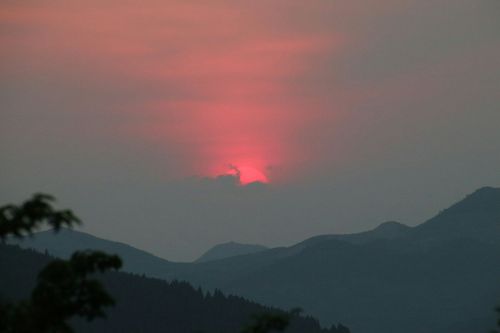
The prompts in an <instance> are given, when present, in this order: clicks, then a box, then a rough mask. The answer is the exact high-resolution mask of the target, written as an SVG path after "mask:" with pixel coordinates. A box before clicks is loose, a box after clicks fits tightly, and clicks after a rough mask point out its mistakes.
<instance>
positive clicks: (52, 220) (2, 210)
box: [0, 193, 81, 240]
mask: <svg viewBox="0 0 500 333" xmlns="http://www.w3.org/2000/svg"><path fill="white" fill-rule="evenodd" d="M54 201H55V198H54V197H53V196H51V195H48V194H43V193H37V194H34V195H33V197H32V198H31V199H29V200H27V201H25V202H24V203H23V204H21V205H19V206H17V205H13V204H10V205H5V206H3V207H0V239H1V240H5V239H6V238H7V237H10V236H14V237H17V238H22V237H24V236H26V235H32V234H33V232H34V231H36V230H38V229H39V228H40V227H41V226H42V225H43V224H47V225H48V226H49V227H52V228H53V229H54V231H59V229H61V227H64V226H66V227H72V226H74V225H76V224H81V221H80V219H79V218H78V217H76V216H75V215H74V214H73V212H72V211H71V210H69V209H63V210H55V209H54V207H52V203H53V202H54Z"/></svg>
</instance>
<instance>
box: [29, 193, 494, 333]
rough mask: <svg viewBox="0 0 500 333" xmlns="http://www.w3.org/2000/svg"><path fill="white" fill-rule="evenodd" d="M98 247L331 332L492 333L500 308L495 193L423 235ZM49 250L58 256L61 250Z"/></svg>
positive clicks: (425, 228)
mask: <svg viewBox="0 0 500 333" xmlns="http://www.w3.org/2000/svg"><path fill="white" fill-rule="evenodd" d="M71 233H74V234H73V235H74V237H76V238H79V237H80V236H82V237H83V236H85V237H87V236H86V235H84V234H81V233H79V232H76V231H71ZM63 236H64V235H63ZM37 238H39V237H38V235H37V236H36V237H35V238H34V239H35V240H36V239H37ZM54 239H56V238H54ZM100 241H103V242H104V243H106V242H107V241H104V240H100ZM69 243H71V244H72V245H71V247H72V250H74V249H75V248H78V247H81V246H83V245H82V244H81V243H78V242H76V241H74V240H73V241H71V242H69ZM104 243H103V244H104ZM21 245H22V246H28V247H29V245H28V244H21ZM91 245H92V247H93V248H97V249H103V250H107V251H108V252H112V253H113V252H114V253H118V254H120V255H121V256H123V258H124V259H125V269H126V270H129V271H131V272H136V273H145V274H146V275H149V276H153V277H157V278H162V279H167V280H174V279H179V280H185V281H189V282H190V283H192V284H193V285H195V286H202V287H203V288H206V289H207V290H214V289H215V288H219V289H221V290H222V291H224V292H227V293H231V294H235V295H241V296H243V297H245V298H248V299H251V300H254V301H257V302H261V303H263V304H266V305H272V306H278V307H283V308H291V307H296V306H299V307H301V308H303V309H304V310H305V311H306V313H308V314H311V315H314V316H316V317H318V318H319V319H320V321H321V323H322V324H324V325H330V324H333V323H334V322H336V321H340V322H342V323H344V324H346V325H347V326H348V327H350V328H351V329H352V331H353V332H356V333H379V332H380V333H382V332H383V333H392V332H394V333H400V332H405V333H433V332H436V333H437V332H454V333H462V332H463V333H466V332H467V333H468V332H473V331H474V332H481V331H483V332H485V331H488V329H489V328H490V327H491V323H493V322H494V320H495V316H494V313H493V311H492V309H493V307H494V306H495V305H498V303H500V189H498V188H492V187H485V188H481V189H479V190H477V191H475V192H474V193H472V194H470V195H468V196H467V197H466V198H464V199H463V200H461V201H459V202H457V203H456V204H454V205H452V206H451V207H449V208H447V209H445V210H443V211H441V212H440V213H439V214H437V215H436V216H434V217H433V218H431V219H429V220H428V221H426V222H424V223H422V224H420V225H418V226H416V227H409V226H405V225H403V224H400V223H397V222H386V223H383V224H381V225H380V226H379V227H377V228H375V229H373V230H370V231H366V232H362V233H356V234H346V235H321V236H316V237H312V238H309V239H307V240H305V241H303V242H300V243H298V244H295V245H293V246H290V247H280V248H272V249H262V250H261V251H258V252H254V253H246V254H240V255H235V256H226V258H222V259H214V260H210V261H198V262H194V263H174V262H170V261H167V260H163V259H160V258H157V257H154V256H152V255H149V254H147V253H144V252H142V251H140V250H137V249H134V250H133V251H132V252H130V251H131V248H129V247H127V246H125V245H123V244H117V243H112V244H108V245H109V246H111V245H113V246H112V247H111V248H107V249H106V248H102V247H100V246H101V245H99V244H96V243H93V244H91ZM85 246H87V245H85ZM88 246H90V245H88ZM102 246H104V245H102ZM122 246H125V247H122ZM33 247H35V248H38V249H42V247H40V246H39V245H36V246H33ZM44 247H45V249H47V250H48V251H49V252H50V253H53V254H56V255H57V251H59V250H58V249H60V248H61V244H60V242H59V241H57V242H56V241H50V242H47V243H46V244H44ZM125 250H127V251H125ZM127 256H130V257H131V259H132V260H130V261H129V263H128V265H127V260H129V259H127V258H128V257H127ZM145 263H147V264H145Z"/></svg>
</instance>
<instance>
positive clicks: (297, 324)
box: [0, 245, 343, 333]
mask: <svg viewBox="0 0 500 333" xmlns="http://www.w3.org/2000/svg"><path fill="white" fill-rule="evenodd" d="M52 260H53V258H52V257H49V256H47V255H43V254H41V253H38V252H34V251H32V250H22V249H20V248H19V247H17V246H10V245H4V246H1V245H0V271H1V272H5V273H2V274H1V275H0V294H1V295H5V296H7V297H9V298H11V299H21V298H25V297H26V296H27V295H26V294H27V293H28V292H27V291H29V290H31V289H32V288H33V286H34V285H35V284H36V274H37V272H38V271H40V269H42V268H43V267H44V266H45V265H46V264H47V263H49V262H51V261H52ZM101 281H102V283H103V285H104V287H105V290H107V291H108V292H109V294H110V295H111V296H112V298H113V299H115V300H116V305H115V306H114V307H110V308H107V309H106V311H105V314H106V320H99V319H97V320H94V321H92V322H87V321H86V320H84V319H76V320H72V321H70V324H71V326H72V327H73V328H74V329H75V331H76V332H82V333H83V332H85V333H94V332H99V333H100V332H106V333H109V332H145V333H148V332H169V333H181V332H182V333H186V332H206V333H212V332H218V333H236V332H240V331H241V328H242V327H248V326H249V325H251V324H252V315H253V314H256V313H272V314H278V315H287V312H284V311H280V310H277V309H273V308H268V307H264V306H262V305H259V304H257V303H254V302H250V301H247V300H245V299H243V298H241V297H237V296H227V295H224V294H223V293H222V292H221V291H218V290H216V291H214V292H203V291H202V290H201V289H195V288H193V287H192V286H191V285H190V284H188V283H186V282H180V281H172V282H166V281H164V280H160V279H153V278H147V277H144V276H140V275H134V274H129V273H119V272H108V273H105V274H103V275H102V277H101ZM286 332H287V333H304V332H308V333H338V332H342V333H343V331H338V330H337V329H336V328H335V327H333V328H332V329H322V328H321V327H320V325H319V322H318V321H317V320H316V319H313V318H311V317H304V316H293V317H291V320H290V323H289V326H288V327H287V329H286Z"/></svg>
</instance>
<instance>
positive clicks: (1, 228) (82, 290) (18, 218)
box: [0, 194, 122, 333]
mask: <svg viewBox="0 0 500 333" xmlns="http://www.w3.org/2000/svg"><path fill="white" fill-rule="evenodd" d="M53 201H54V198H53V197H51V196H49V195H45V194H35V195H34V196H33V197H32V198H31V199H30V200H28V201H26V202H24V203H23V204H21V205H19V206H16V205H7V206H3V207H0V238H1V239H2V240H5V238H7V237H9V236H14V237H18V238H21V237H24V236H25V235H27V234H29V235H31V234H32V233H33V231H34V230H36V229H37V228H39V227H40V226H42V225H43V224H47V225H48V226H51V227H52V228H54V230H55V231H58V230H59V229H60V228H61V227H63V226H69V227H71V226H72V225H74V224H78V223H80V220H79V219H78V218H77V217H76V216H75V215H74V214H73V213H72V212H71V211H70V210H55V209H54V208H53V207H52V202H53ZM121 265H122V262H121V259H120V258H119V257H118V256H115V255H108V254H105V253H103V252H99V251H84V252H75V253H74V254H73V255H72V256H71V258H70V259H69V260H61V259H56V260H53V261H51V262H49V263H48V264H47V265H46V266H45V267H44V268H43V269H42V270H41V271H40V273H39V274H38V278H37V281H36V285H35V286H34V289H33V292H32V293H31V297H30V298H29V299H27V300H23V301H19V302H17V303H12V302H10V303H9V302H6V301H2V302H1V303H0V331H1V332H12V333H31V332H40V333H43V332H73V330H72V329H71V327H70V326H69V324H68V320H69V319H71V318H72V317H74V316H80V317H83V318H85V319H86V320H88V321H90V320H92V319H94V318H95V317H103V316H104V310H103V308H104V307H106V306H110V305H113V304H114V300H113V298H112V297H111V296H110V295H109V294H108V293H107V292H106V290H105V289H104V287H103V286H102V285H101V283H100V282H99V281H98V280H97V279H96V278H95V277H93V276H94V275H95V274H96V273H104V272H105V271H108V270H110V269H118V268H120V267H121ZM11 269H12V266H7V267H3V270H2V272H8V271H9V270H11ZM5 274H6V273H4V274H3V275H5ZM20 278H22V277H20Z"/></svg>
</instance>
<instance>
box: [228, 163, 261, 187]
mask: <svg viewBox="0 0 500 333" xmlns="http://www.w3.org/2000/svg"><path fill="white" fill-rule="evenodd" d="M227 174H228V175H232V176H236V177H237V178H238V180H239V182H240V184H241V185H248V184H251V183H255V182H259V183H268V182H269V179H268V178H267V176H266V175H265V174H264V172H262V171H261V170H258V169H256V168H254V167H252V166H248V165H239V166H236V165H230V166H229V170H228V171H227Z"/></svg>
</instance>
